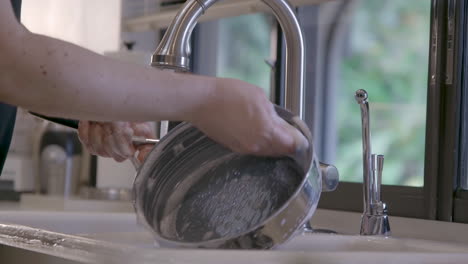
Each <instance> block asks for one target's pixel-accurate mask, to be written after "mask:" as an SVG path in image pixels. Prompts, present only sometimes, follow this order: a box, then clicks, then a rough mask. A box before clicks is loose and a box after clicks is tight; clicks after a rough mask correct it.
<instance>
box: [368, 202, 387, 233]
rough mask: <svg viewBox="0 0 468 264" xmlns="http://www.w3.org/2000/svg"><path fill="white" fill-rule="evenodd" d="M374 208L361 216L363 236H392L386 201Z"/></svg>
mask: <svg viewBox="0 0 468 264" xmlns="http://www.w3.org/2000/svg"><path fill="white" fill-rule="evenodd" d="M372 209H377V210H372V211H374V212H366V213H364V214H363V215H362V218H361V235H362V236H391V235H392V232H391V230H390V222H389V220H388V215H387V208H386V205H385V203H379V204H377V205H376V206H375V207H374V208H372Z"/></svg>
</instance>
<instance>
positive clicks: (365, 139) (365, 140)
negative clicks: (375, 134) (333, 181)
mask: <svg viewBox="0 0 468 264" xmlns="http://www.w3.org/2000/svg"><path fill="white" fill-rule="evenodd" d="M355 99H356V102H357V103H358V104H359V106H360V108H361V122H362V152H363V155H362V159H363V176H364V179H363V196H364V212H363V214H362V218H361V235H383V236H390V235H391V232H390V223H389V221H388V215H387V206H386V204H385V203H383V202H382V201H381V199H380V191H381V190H380V187H381V183H382V170H383V164H384V156H383V155H376V154H372V155H371V153H372V149H371V141H370V137H371V135H370V125H369V121H370V118H369V103H368V101H367V99H368V94H367V92H366V91H365V90H362V89H360V90H357V91H356V94H355Z"/></svg>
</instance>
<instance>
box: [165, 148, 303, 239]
mask: <svg viewBox="0 0 468 264" xmlns="http://www.w3.org/2000/svg"><path fill="white" fill-rule="evenodd" d="M173 176H177V175H172V177H171V178H172V179H173V180H171V181H167V182H166V186H162V188H163V189H165V190H170V192H169V193H166V192H161V193H160V194H161V196H160V197H167V199H164V204H160V205H159V206H158V207H159V208H161V209H162V210H161V214H159V216H160V217H161V218H160V219H159V221H158V222H159V223H160V226H159V230H160V232H161V235H162V236H163V237H165V238H166V239H170V240H173V241H174V240H175V241H180V242H203V241H208V240H213V239H217V238H224V239H226V238H230V237H235V236H237V235H240V234H242V233H245V232H246V231H248V230H250V229H252V228H254V227H256V226H258V225H260V224H261V223H262V222H263V221H265V220H266V219H267V218H268V217H270V216H271V215H272V214H274V213H275V212H276V211H277V210H278V209H279V208H281V207H282V206H283V205H284V204H285V203H286V202H287V201H288V199H289V198H290V197H291V196H292V195H293V194H294V192H295V191H296V190H297V188H298V186H299V185H300V184H301V181H302V179H303V173H301V169H300V168H299V167H298V166H297V164H296V162H295V161H293V160H292V159H290V158H265V157H253V156H245V155H238V154H235V153H230V154H226V155H224V156H221V157H219V158H217V159H214V160H212V161H211V162H208V163H205V164H203V165H201V166H199V167H198V168H197V169H195V170H194V171H193V172H192V173H190V174H189V175H185V177H173ZM181 176H182V175H181ZM177 178H178V179H177ZM175 179H177V180H175ZM160 200H162V199H160Z"/></svg>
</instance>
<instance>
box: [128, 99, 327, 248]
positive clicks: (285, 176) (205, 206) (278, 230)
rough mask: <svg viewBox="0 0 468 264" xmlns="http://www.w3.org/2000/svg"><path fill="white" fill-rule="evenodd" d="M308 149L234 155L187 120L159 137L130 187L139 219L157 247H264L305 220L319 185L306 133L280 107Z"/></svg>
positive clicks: (300, 123)
mask: <svg viewBox="0 0 468 264" xmlns="http://www.w3.org/2000/svg"><path fill="white" fill-rule="evenodd" d="M276 111H277V113H278V114H279V115H280V116H281V117H282V118H283V119H285V120H286V121H288V122H289V123H290V124H291V125H293V126H295V127H296V128H297V129H299V130H300V131H301V132H302V133H303V134H304V136H305V137H306V138H307V139H308V141H309V148H307V149H305V150H304V151H301V152H298V153H296V154H295V155H293V156H291V157H282V158H261V157H253V156H248V155H240V154H236V153H233V152H231V151H229V150H228V149H226V148H224V147H223V146H221V145H219V144H217V143H215V142H214V141H212V140H211V139H209V138H208V137H207V136H205V135H204V134H203V133H202V132H200V131H199V130H198V129H197V128H195V127H194V126H192V125H191V124H189V123H183V124H181V125H179V126H178V127H176V128H175V129H173V130H172V131H171V132H170V133H169V134H168V135H166V136H165V137H164V138H163V139H162V140H161V141H160V142H159V143H158V144H157V145H156V146H155V147H154V149H153V150H152V152H151V153H150V154H149V155H148V156H147V158H146V160H145V161H144V162H143V164H142V165H141V167H140V169H139V171H138V173H137V176H136V179H135V182H134V188H133V190H134V200H135V202H134V205H135V209H136V212H137V215H138V218H139V221H140V222H141V223H143V224H144V225H145V226H146V227H147V228H148V229H149V230H150V231H151V232H152V233H153V235H154V237H155V239H156V240H157V241H158V242H159V243H160V244H161V245H162V246H169V247H189V248H237V249H239V248H242V249H268V248H273V247H275V246H276V245H279V244H281V243H283V242H285V241H287V240H288V239H289V238H290V237H291V236H292V235H293V234H294V233H295V232H296V231H297V230H299V229H300V228H301V227H302V226H304V224H305V223H306V221H307V220H308V219H310V218H311V216H312V215H313V213H314V212H315V209H316V207H317V203H318V201H319V197H320V194H321V188H322V178H321V171H320V167H319V163H318V161H317V159H316V157H315V153H314V149H313V144H312V136H311V134H310V131H309V129H308V128H307V126H306V125H305V123H304V122H303V121H302V120H300V119H299V118H297V117H294V116H293V115H292V114H291V113H290V112H288V111H286V110H285V109H283V108H280V107H276Z"/></svg>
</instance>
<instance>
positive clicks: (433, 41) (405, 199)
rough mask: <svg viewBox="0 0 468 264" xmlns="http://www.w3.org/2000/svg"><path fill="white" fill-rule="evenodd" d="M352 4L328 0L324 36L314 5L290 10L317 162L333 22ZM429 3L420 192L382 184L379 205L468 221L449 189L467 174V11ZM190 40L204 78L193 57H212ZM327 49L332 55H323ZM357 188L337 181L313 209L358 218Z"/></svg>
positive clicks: (458, 2)
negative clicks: (302, 55) (301, 52)
mask: <svg viewBox="0 0 468 264" xmlns="http://www.w3.org/2000/svg"><path fill="white" fill-rule="evenodd" d="M356 2H357V1H356V0H352V1H338V2H334V3H333V4H335V10H334V12H331V13H330V14H332V16H331V19H330V24H329V25H328V26H329V28H328V29H327V30H326V32H325V33H324V29H323V28H319V27H320V26H323V24H327V23H318V14H319V11H320V10H319V9H320V7H321V5H307V6H301V7H299V8H297V14H298V18H299V21H300V23H301V25H302V27H303V31H304V32H305V33H306V34H305V42H306V51H307V52H306V55H307V58H306V85H305V87H307V88H308V89H307V91H306V94H305V105H306V110H305V113H306V118H305V119H306V120H305V121H306V123H307V124H308V125H309V127H310V128H311V130H312V132H313V134H314V139H315V142H314V146H315V149H316V152H317V153H318V156H319V158H321V160H322V161H325V162H326V161H327V160H328V159H332V158H333V157H332V156H331V154H330V153H327V148H326V146H327V144H329V143H330V141H333V140H334V139H327V140H328V142H327V141H325V142H323V141H319V140H318V139H321V140H322V139H323V138H324V135H327V134H330V133H329V132H330V130H333V129H334V127H333V124H327V125H325V126H324V125H322V124H324V123H325V119H326V118H325V117H326V116H332V114H333V111H334V110H333V107H332V106H333V94H334V93H336V89H335V88H334V87H333V86H336V83H333V80H331V78H330V77H331V76H332V71H333V70H334V67H335V68H336V65H337V63H338V62H337V61H336V57H337V56H336V49H338V48H341V46H340V44H339V43H338V42H339V41H342V40H340V39H339V34H340V33H341V34H343V30H346V28H340V25H342V24H343V23H339V21H340V19H346V16H343V14H344V13H343V10H345V11H349V10H351V9H352V8H354V6H355V3H356ZM328 4H332V3H328ZM430 4H431V15H430V17H431V18H430V25H428V26H430V36H429V40H428V41H429V49H428V53H429V65H428V72H429V74H428V82H427V83H428V86H427V89H428V92H427V106H426V107H427V111H426V132H425V157H424V186H423V187H407V186H391V185H383V186H382V199H383V201H384V202H385V203H387V205H388V210H389V214H390V215H391V216H403V217H412V218H422V219H429V220H442V221H456V222H464V223H468V210H466V209H467V208H468V190H462V189H460V188H456V187H458V186H459V184H460V181H459V179H460V177H459V175H468V168H467V165H465V163H467V161H468V149H467V147H468V127H465V126H468V122H467V124H464V123H463V122H462V117H465V116H467V117H468V92H463V88H464V87H466V88H467V89H468V78H463V77H464V76H463V74H462V73H463V70H464V72H468V63H467V62H468V55H467V54H468V52H464V50H468V49H466V48H468V41H466V40H465V39H466V38H468V33H465V32H463V30H462V29H463V28H466V26H467V25H468V17H467V16H466V15H465V14H467V13H468V4H465V3H464V2H463V0H448V1H445V0H430ZM449 26H451V27H450V28H449ZM452 26H453V27H452ZM452 29H453V30H452ZM277 31H278V39H277V40H276V42H277V60H276V71H275V82H274V84H273V85H274V87H275V90H274V92H273V93H272V95H274V99H275V100H274V101H275V102H276V103H279V102H281V98H282V97H283V95H282V94H281V91H282V89H281V86H282V84H283V82H282V78H283V74H282V73H283V72H284V63H283V62H284V58H285V49H284V46H285V45H284V40H283V38H282V32H281V28H280V27H277ZM198 34H200V31H197V30H195V32H194V35H193V38H194V44H193V47H194V49H193V50H194V51H195V52H194V54H195V56H194V69H195V72H197V73H203V74H207V73H206V72H204V71H203V69H202V68H200V67H199V66H198V65H200V64H199V60H200V59H199V58H201V57H203V61H204V62H206V61H207V60H211V59H213V58H214V56H216V55H215V54H206V52H202V51H201V49H200V48H199V47H200V46H201V45H200V44H199V41H198V40H199V39H200V36H198ZM205 37H206V36H204V37H203V38H205ZM317 47H318V48H317ZM328 47H332V48H333V49H335V50H330V49H327V48H328ZM450 47H452V48H450ZM210 57H211V59H210ZM447 74H449V76H450V75H451V74H452V75H451V78H452V79H451V80H452V81H449V82H447V79H446V76H447ZM461 97H463V100H461V99H460V98H461ZM462 101H463V102H464V104H462ZM467 119H468V118H467ZM463 135H466V136H465V137H463ZM460 144H461V146H462V148H461V147H460ZM463 150H466V151H463ZM356 155H361V153H356ZM462 161H465V162H462ZM338 169H339V168H338ZM384 175H385V169H384ZM384 177H385V176H384ZM362 188H363V187H362V184H361V183H351V182H340V185H339V187H338V189H337V190H336V191H334V192H329V193H322V197H321V199H320V202H319V208H324V209H334V210H344V211H355V212H362V208H363V198H362ZM349 197H355V199H349Z"/></svg>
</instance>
